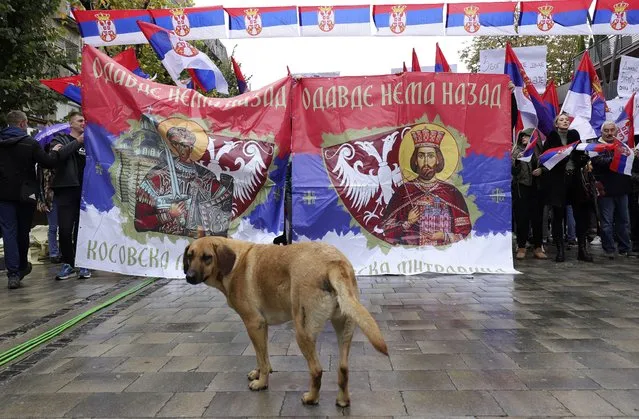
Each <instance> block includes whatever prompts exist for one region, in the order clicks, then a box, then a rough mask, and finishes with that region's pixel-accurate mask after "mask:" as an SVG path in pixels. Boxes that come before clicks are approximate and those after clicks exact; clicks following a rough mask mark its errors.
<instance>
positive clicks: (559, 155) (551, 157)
mask: <svg viewBox="0 0 639 419" xmlns="http://www.w3.org/2000/svg"><path fill="white" fill-rule="evenodd" d="M575 147H577V142H574V143H570V144H567V145H564V146H561V147H555V148H551V149H548V150H546V151H544V152H543V153H542V154H541V156H539V163H541V164H542V165H543V166H544V167H546V168H547V169H548V170H552V168H553V167H555V166H556V165H557V164H558V163H559V162H560V161H562V160H564V159H565V158H567V157H569V156H570V153H572V151H573V150H574V149H575Z"/></svg>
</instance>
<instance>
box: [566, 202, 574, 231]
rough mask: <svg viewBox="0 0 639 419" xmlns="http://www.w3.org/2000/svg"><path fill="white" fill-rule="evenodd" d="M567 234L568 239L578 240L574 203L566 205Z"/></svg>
mask: <svg viewBox="0 0 639 419" xmlns="http://www.w3.org/2000/svg"><path fill="white" fill-rule="evenodd" d="M566 236H567V239H568V240H577V230H576V226H575V215H574V213H573V212H572V205H567V206H566Z"/></svg>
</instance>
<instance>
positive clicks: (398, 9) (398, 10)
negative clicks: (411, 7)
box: [391, 4, 406, 14]
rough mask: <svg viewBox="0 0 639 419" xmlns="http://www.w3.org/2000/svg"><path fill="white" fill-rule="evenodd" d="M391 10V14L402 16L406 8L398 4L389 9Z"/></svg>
mask: <svg viewBox="0 0 639 419" xmlns="http://www.w3.org/2000/svg"><path fill="white" fill-rule="evenodd" d="M391 9H393V13H397V14H402V13H404V10H406V6H404V5H402V4H398V5H396V6H393V7H391Z"/></svg>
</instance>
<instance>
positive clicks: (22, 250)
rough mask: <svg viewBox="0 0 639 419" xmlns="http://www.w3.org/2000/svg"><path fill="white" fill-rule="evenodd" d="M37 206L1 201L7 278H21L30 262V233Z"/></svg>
mask: <svg viewBox="0 0 639 419" xmlns="http://www.w3.org/2000/svg"><path fill="white" fill-rule="evenodd" d="M34 212H35V204H25V203H21V202H13V201H0V230H2V241H3V242H4V260H5V264H6V265H7V276H8V277H12V276H19V275H20V271H24V270H25V269H26V268H27V263H28V262H29V258H28V256H29V233H30V232H31V223H32V222H33V214H34Z"/></svg>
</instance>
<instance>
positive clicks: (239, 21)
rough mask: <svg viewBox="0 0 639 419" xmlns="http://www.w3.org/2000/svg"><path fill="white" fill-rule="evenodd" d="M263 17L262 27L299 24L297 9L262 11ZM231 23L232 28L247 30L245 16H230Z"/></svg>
mask: <svg viewBox="0 0 639 419" xmlns="http://www.w3.org/2000/svg"><path fill="white" fill-rule="evenodd" d="M260 16H261V18H262V27H264V28H268V27H271V26H285V25H297V10H295V9H291V10H284V11H279V12H270V13H269V12H264V13H260ZM229 25H230V28H231V30H245V29H246V25H245V24H244V16H237V17H235V16H229Z"/></svg>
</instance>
